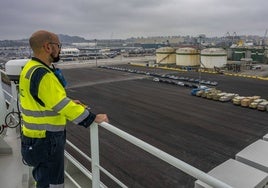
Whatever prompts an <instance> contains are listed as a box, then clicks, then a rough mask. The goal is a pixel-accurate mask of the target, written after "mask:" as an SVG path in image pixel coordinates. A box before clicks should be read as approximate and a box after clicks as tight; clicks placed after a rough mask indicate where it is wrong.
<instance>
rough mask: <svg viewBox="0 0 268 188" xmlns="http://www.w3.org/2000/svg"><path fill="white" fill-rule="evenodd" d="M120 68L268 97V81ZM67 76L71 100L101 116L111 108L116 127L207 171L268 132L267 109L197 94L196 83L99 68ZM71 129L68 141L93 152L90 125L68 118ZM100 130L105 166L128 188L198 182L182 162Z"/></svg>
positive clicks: (78, 70)
mask: <svg viewBox="0 0 268 188" xmlns="http://www.w3.org/2000/svg"><path fill="white" fill-rule="evenodd" d="M116 66H118V67H127V68H129V69H138V70H142V71H150V72H157V73H161V74H174V75H177V76H183V77H189V78H194V79H197V78H199V77H200V76H201V78H202V79H204V80H209V81H216V82H218V85H217V86H216V88H217V89H220V90H222V91H226V92H233V93H238V94H239V95H244V96H252V95H259V96H261V97H262V98H266V99H268V96H267V93H268V87H267V84H268V81H265V80H259V79H253V78H244V77H235V76H227V75H222V74H209V73H201V75H200V73H198V72H178V71H171V70H162V69H155V68H148V67H136V66H131V65H116ZM63 73H64V75H65V77H66V80H67V82H68V87H67V92H68V95H69V96H70V97H72V98H74V99H79V100H81V101H82V102H83V103H85V104H87V105H88V106H89V107H90V108H91V109H92V112H94V113H107V114H108V116H109V119H110V123H111V124H112V125H114V126H116V127H117V128H119V129H121V130H123V131H126V132H127V133H129V134H131V135H133V136H135V137H137V138H139V139H141V140H143V141H145V142H147V143H149V144H151V145H153V146H155V147H157V148H159V149H161V150H163V151H165V152H167V153H169V154H171V155H173V156H174V157H176V158H178V159H181V160H183V161H185V162H186V163H188V164H190V165H193V166H194V167H196V168H198V169H200V170H203V171H205V172H208V171H210V170H211V169H212V168H214V167H215V166H217V165H219V164H221V163H222V162H224V161H226V160H228V159H229V158H235V154H236V153H238V152H239V151H241V150H242V149H243V148H245V147H246V146H248V145H249V144H251V143H253V142H254V141H256V140H257V139H260V138H262V136H263V135H265V134H266V133H268V124H267V122H268V112H261V111H258V110H253V109H249V108H245V107H240V106H235V105H233V104H232V103H231V102H227V103H222V102H218V101H213V100H208V99H204V98H200V97H195V96H191V94H190V91H191V89H190V88H188V87H182V86H177V85H172V84H166V83H159V82H154V81H153V77H152V76H148V75H142V74H136V73H130V72H124V71H116V70H110V69H104V68H96V67H83V68H68V69H63ZM67 132H68V134H67V137H68V139H69V140H71V141H72V142H73V143H74V144H76V145H77V146H79V148H80V149H81V150H83V151H84V152H85V153H87V154H88V155H90V153H89V151H90V141H89V129H85V128H83V127H79V126H76V125H71V124H70V123H69V125H68V128H67ZM99 135H100V163H101V165H102V166H103V167H104V168H105V169H107V170H108V171H109V172H111V173H112V174H113V175H115V176H116V177H117V178H118V179H119V180H121V181H122V182H123V183H125V184H126V185H127V186H129V187H133V188H152V187H154V188H163V187H165V188H174V187H180V188H183V187H187V188H188V187H194V181H195V179H194V178H193V177H191V176H189V175H186V174H185V173H183V172H181V171H179V170H177V169H176V168H175V167H172V166H170V165H168V164H166V163H164V162H162V161H161V160H159V159H157V158H155V157H153V156H151V155H150V154H148V153H146V152H144V151H142V150H141V149H139V148H137V147H135V146H133V145H131V144H129V143H127V142H126V141H124V140H122V139H121V138H119V137H117V136H115V135H113V134H111V133H109V132H108V131H106V130H104V129H103V128H100V130H99ZM78 158H79V157H78ZM81 160H82V159H81ZM82 163H85V162H84V161H82ZM85 165H87V166H89V167H90V164H86V163H85ZM101 179H102V181H103V182H104V183H105V184H106V185H107V186H108V187H118V186H117V185H116V184H114V183H113V181H112V180H109V179H108V178H107V177H106V176H105V175H102V176H101Z"/></svg>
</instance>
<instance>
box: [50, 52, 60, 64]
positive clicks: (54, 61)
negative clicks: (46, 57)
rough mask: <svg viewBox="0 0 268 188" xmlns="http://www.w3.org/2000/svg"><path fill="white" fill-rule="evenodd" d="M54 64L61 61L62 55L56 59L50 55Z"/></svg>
mask: <svg viewBox="0 0 268 188" xmlns="http://www.w3.org/2000/svg"><path fill="white" fill-rule="evenodd" d="M50 57H51V59H52V62H53V63H57V62H59V60H60V55H59V54H58V55H57V56H56V57H54V56H53V55H50Z"/></svg>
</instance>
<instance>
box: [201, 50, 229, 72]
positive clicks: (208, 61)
mask: <svg viewBox="0 0 268 188" xmlns="http://www.w3.org/2000/svg"><path fill="white" fill-rule="evenodd" d="M201 62H202V64H201V67H203V68H209V69H211V68H214V66H216V67H219V68H220V67H223V66H224V65H225V64H226V63H227V52H226V51H225V50H224V49H222V48H207V49H204V50H202V51H201Z"/></svg>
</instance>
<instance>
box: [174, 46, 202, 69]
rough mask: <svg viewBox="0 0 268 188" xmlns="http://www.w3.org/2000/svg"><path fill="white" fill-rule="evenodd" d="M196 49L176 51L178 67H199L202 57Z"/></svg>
mask: <svg viewBox="0 0 268 188" xmlns="http://www.w3.org/2000/svg"><path fill="white" fill-rule="evenodd" d="M199 55H200V54H199V52H198V50H197V49H195V48H189V47H187V48H179V49H178V50H177V51H176V65H178V66H199V65H200V56H199Z"/></svg>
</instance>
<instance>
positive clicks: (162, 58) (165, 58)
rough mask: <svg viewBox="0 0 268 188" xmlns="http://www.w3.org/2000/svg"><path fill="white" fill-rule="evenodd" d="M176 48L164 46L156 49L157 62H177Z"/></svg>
mask: <svg viewBox="0 0 268 188" xmlns="http://www.w3.org/2000/svg"><path fill="white" fill-rule="evenodd" d="M175 52H176V49H174V48H172V47H162V48H158V49H157V50H156V63H157V64H175V63H176V54H175Z"/></svg>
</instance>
